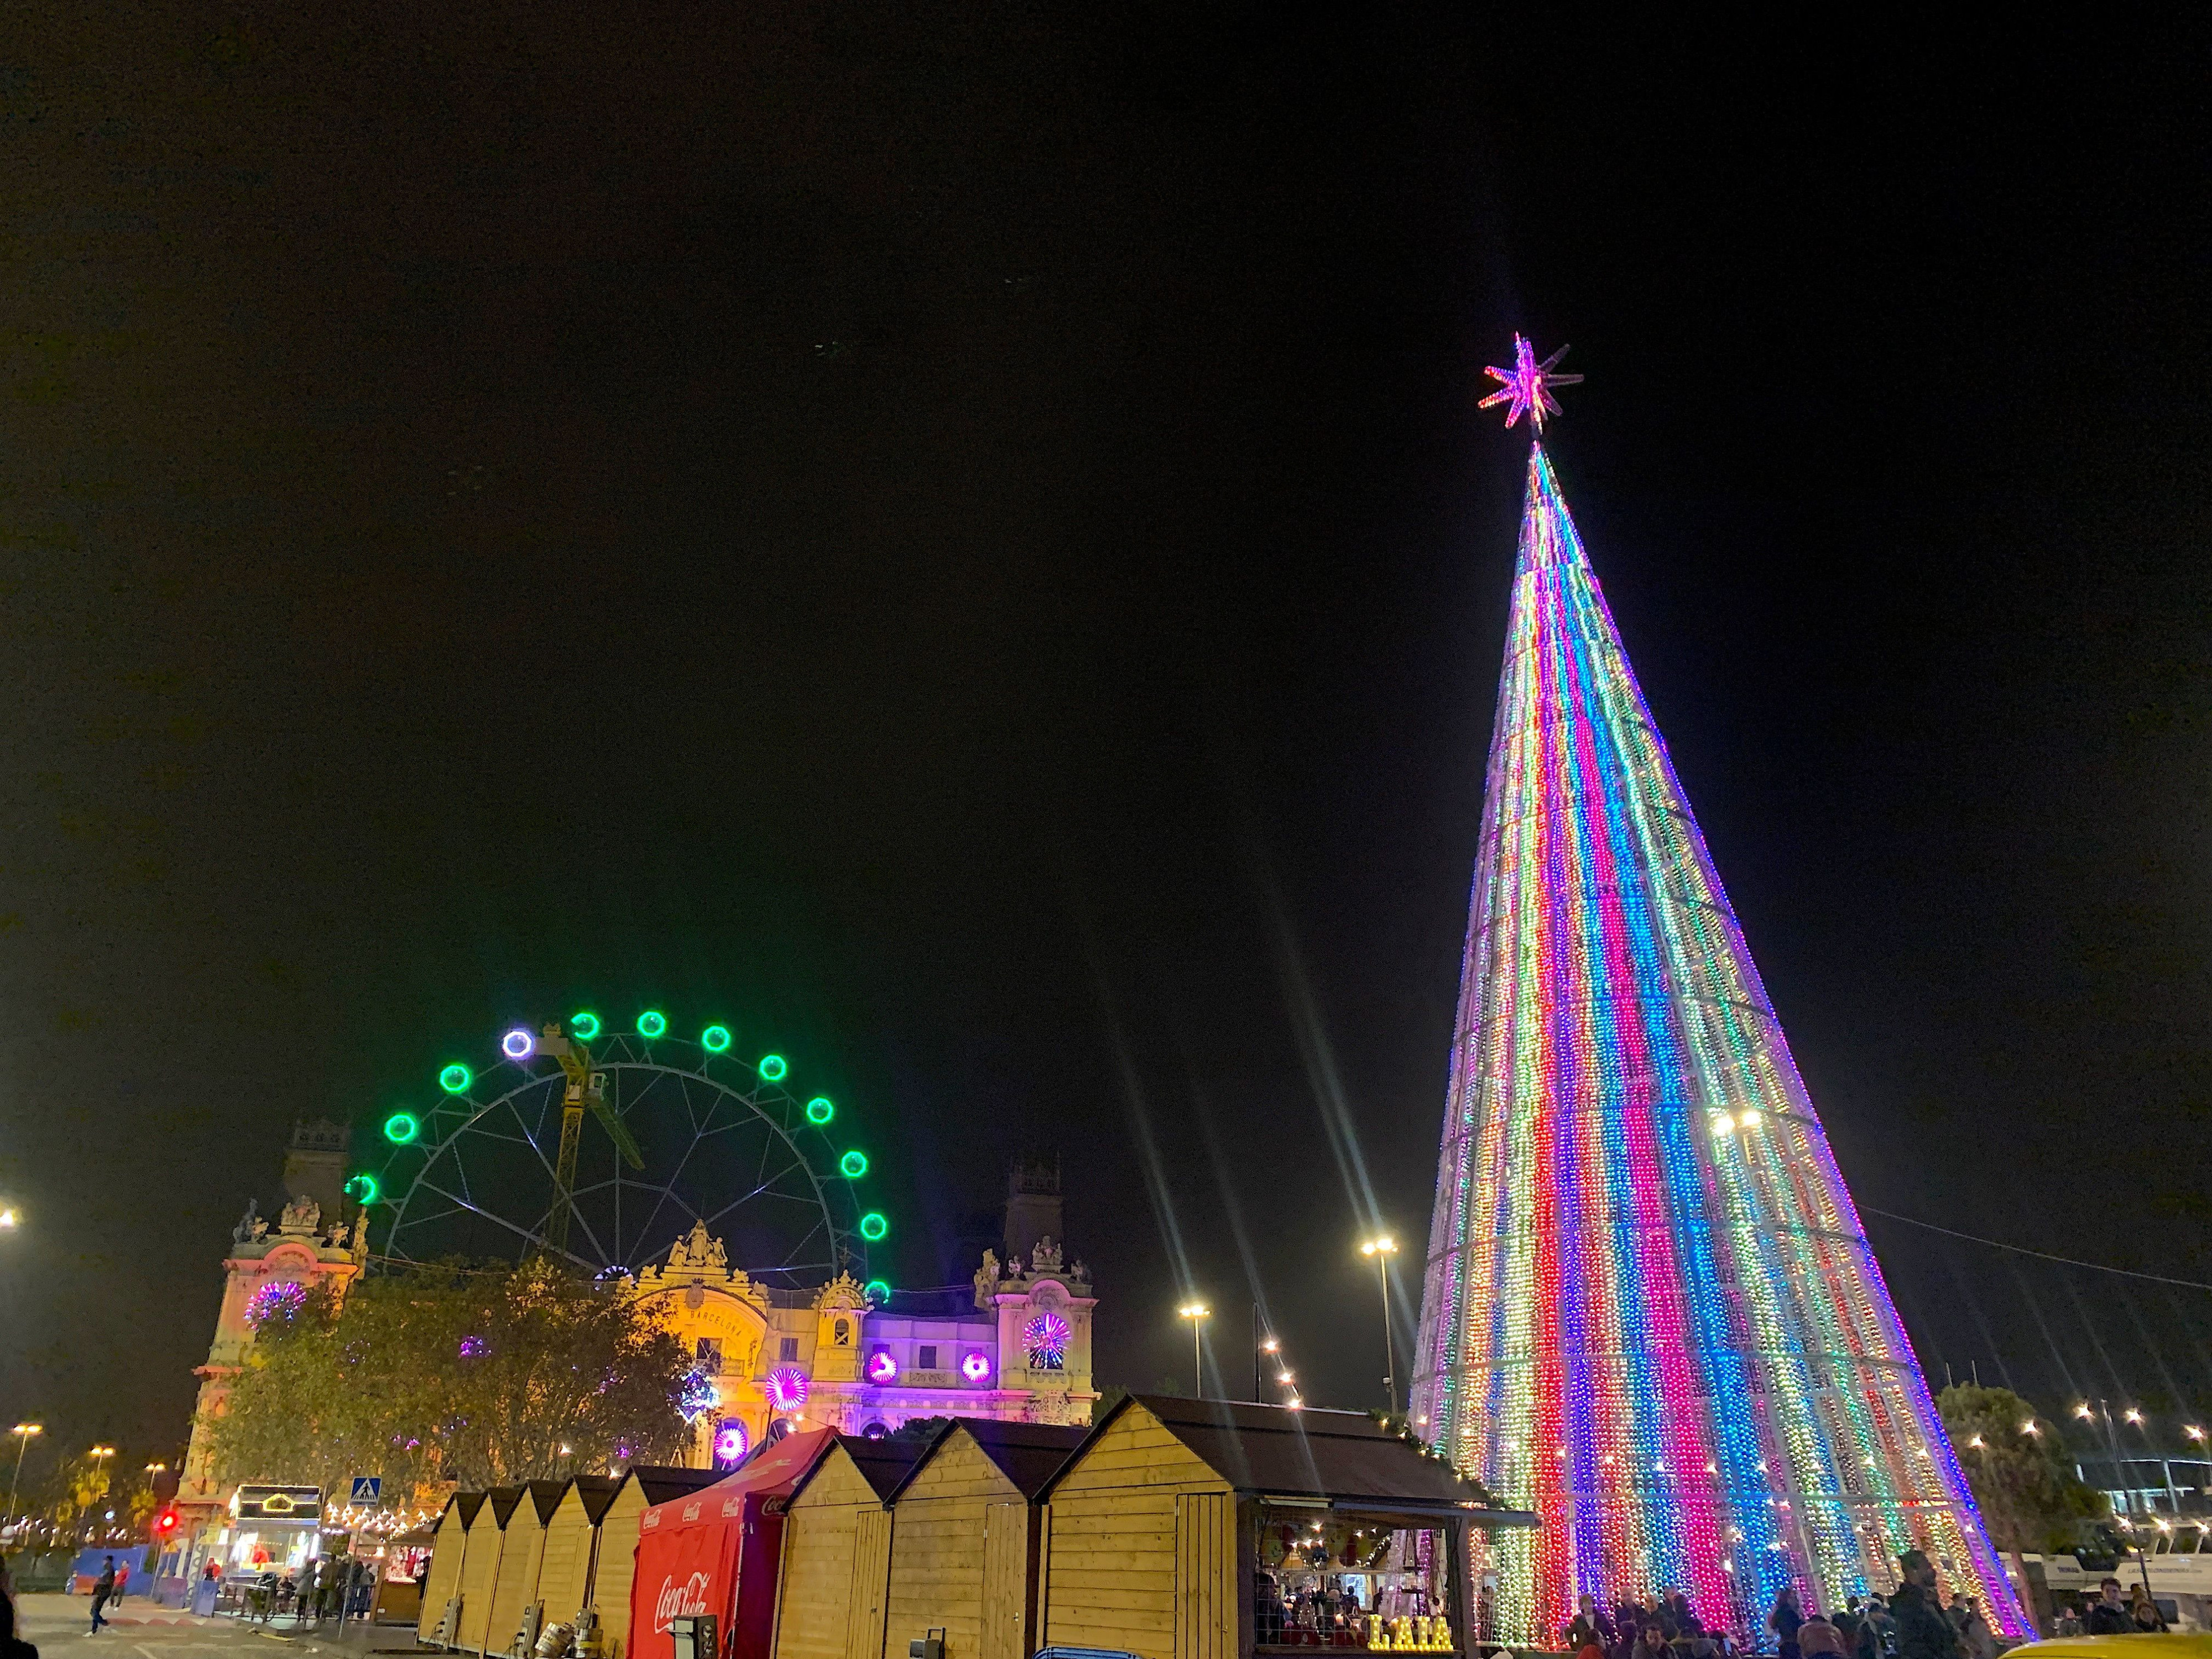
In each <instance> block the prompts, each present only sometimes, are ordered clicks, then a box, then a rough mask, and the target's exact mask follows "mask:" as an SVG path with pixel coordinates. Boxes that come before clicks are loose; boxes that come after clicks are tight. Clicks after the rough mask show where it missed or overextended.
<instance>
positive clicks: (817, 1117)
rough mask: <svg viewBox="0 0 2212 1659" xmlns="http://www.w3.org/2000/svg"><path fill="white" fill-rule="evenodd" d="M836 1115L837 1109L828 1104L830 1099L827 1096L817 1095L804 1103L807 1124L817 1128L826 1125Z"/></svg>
mask: <svg viewBox="0 0 2212 1659" xmlns="http://www.w3.org/2000/svg"><path fill="white" fill-rule="evenodd" d="M836 1115H837V1109H836V1107H835V1106H832V1105H831V1104H830V1103H829V1096H827V1095H817V1096H815V1097H814V1098H813V1099H811V1100H810V1101H808V1102H807V1103H806V1121H808V1122H809V1123H812V1124H816V1125H817V1126H818V1125H820V1124H823V1123H827V1122H828V1121H829V1120H830V1119H831V1118H833V1117H835V1116H836Z"/></svg>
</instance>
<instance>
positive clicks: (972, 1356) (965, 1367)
mask: <svg viewBox="0 0 2212 1659" xmlns="http://www.w3.org/2000/svg"><path fill="white" fill-rule="evenodd" d="M960 1375H961V1376H964V1377H966V1378H967V1379H968V1381H969V1383H973V1384H974V1385H975V1387H977V1388H979V1389H980V1388H981V1387H982V1386H983V1384H984V1383H987V1382H989V1381H990V1380H991V1356H990V1355H988V1354H987V1353H985V1352H983V1351H982V1350H981V1348H975V1349H971V1350H970V1351H969V1354H968V1357H967V1358H965V1359H963V1360H962V1361H961V1362H960Z"/></svg>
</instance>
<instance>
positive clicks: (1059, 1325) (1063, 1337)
mask: <svg viewBox="0 0 2212 1659" xmlns="http://www.w3.org/2000/svg"><path fill="white" fill-rule="evenodd" d="M1072 1335H1073V1332H1072V1331H1070V1330H1069V1329H1068V1328H1067V1322H1066V1320H1065V1319H1062V1318H1061V1317H1060V1316H1059V1315H1058V1314H1056V1313H1041V1314H1039V1315H1038V1316H1036V1318H1035V1319H1032V1320H1031V1321H1030V1322H1029V1323H1028V1324H1027V1325H1025V1326H1024V1327H1023V1328H1022V1346H1023V1347H1024V1348H1026V1349H1027V1350H1028V1351H1029V1356H1030V1370H1033V1371H1056V1370H1060V1367H1061V1366H1063V1365H1065V1364H1066V1363H1067V1340H1068V1338H1069V1337H1070V1336H1072Z"/></svg>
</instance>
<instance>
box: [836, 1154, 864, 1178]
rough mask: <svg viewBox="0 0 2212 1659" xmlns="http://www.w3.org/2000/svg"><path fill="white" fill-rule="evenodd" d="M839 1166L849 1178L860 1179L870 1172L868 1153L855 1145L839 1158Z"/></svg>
mask: <svg viewBox="0 0 2212 1659" xmlns="http://www.w3.org/2000/svg"><path fill="white" fill-rule="evenodd" d="M837 1167H838V1169H839V1170H842V1172H843V1173H844V1175H845V1176H846V1178H847V1179H848V1180H851V1181H858V1180H859V1179H860V1177H861V1176H864V1175H866V1174H867V1172H868V1155H867V1154H866V1152H861V1151H860V1149H859V1148H857V1147H855V1148H854V1150H853V1151H851V1152H848V1153H846V1154H845V1156H844V1157H842V1158H839V1159H838V1160H837Z"/></svg>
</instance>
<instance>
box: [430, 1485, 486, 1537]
mask: <svg viewBox="0 0 2212 1659" xmlns="http://www.w3.org/2000/svg"><path fill="white" fill-rule="evenodd" d="M483 1501H484V1495H483V1493H482V1492H455V1493H454V1494H453V1496H452V1497H451V1498H447V1500H446V1508H447V1510H459V1511H460V1512H461V1526H462V1528H463V1530H466V1529H467V1528H469V1527H470V1526H471V1524H473V1523H474V1522H475V1520H476V1518H477V1510H480V1509H482V1508H483ZM445 1518H446V1517H445V1516H442V1515H441V1516H439V1517H438V1519H439V1520H440V1521H441V1522H443V1521H444V1520H445Z"/></svg>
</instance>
